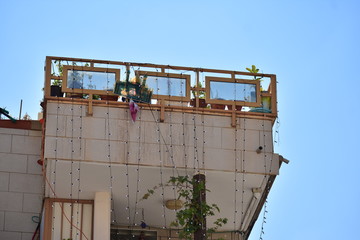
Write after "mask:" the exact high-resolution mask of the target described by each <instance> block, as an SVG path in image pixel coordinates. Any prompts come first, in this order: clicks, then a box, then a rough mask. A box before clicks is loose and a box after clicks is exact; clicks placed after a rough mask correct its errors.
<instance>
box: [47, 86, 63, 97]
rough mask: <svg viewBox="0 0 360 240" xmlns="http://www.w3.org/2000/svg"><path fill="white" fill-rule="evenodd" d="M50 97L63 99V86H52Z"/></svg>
mask: <svg viewBox="0 0 360 240" xmlns="http://www.w3.org/2000/svg"><path fill="white" fill-rule="evenodd" d="M50 96H53V97H62V96H63V92H62V91H61V86H58V85H52V86H50Z"/></svg>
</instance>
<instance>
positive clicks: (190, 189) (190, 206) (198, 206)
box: [142, 176, 228, 239]
mask: <svg viewBox="0 0 360 240" xmlns="http://www.w3.org/2000/svg"><path fill="white" fill-rule="evenodd" d="M164 186H171V187H175V189H176V192H177V199H181V200H182V201H183V202H184V205H183V208H182V209H181V210H178V211H177V212H176V220H175V221H174V222H172V223H171V224H170V226H172V227H177V228H181V230H180V232H179V237H180V238H184V239H192V236H193V234H194V233H195V232H196V231H198V230H200V229H201V227H202V225H203V224H205V221H206V217H208V216H214V215H215V214H216V213H219V212H220V209H219V207H218V206H217V205H216V204H210V205H209V204H207V203H206V202H205V201H204V202H199V201H197V199H199V198H200V195H201V194H202V193H203V192H204V191H205V192H210V190H208V189H207V188H206V187H205V183H204V182H198V181H196V180H195V179H193V178H190V177H189V176H177V177H170V180H169V181H168V182H167V183H166V184H165V185H164ZM159 187H162V185H161V184H159V185H157V186H155V187H153V188H152V189H149V190H148V191H147V193H146V194H145V195H144V196H143V197H142V199H143V200H144V199H148V198H149V197H150V196H151V195H153V194H154V193H155V191H156V189H158V188H159ZM227 221H228V219H227V218H218V219H216V221H215V222H214V225H215V227H214V228H209V229H207V232H208V233H213V232H215V231H216V229H218V228H219V227H221V226H223V225H224V224H226V223H227Z"/></svg>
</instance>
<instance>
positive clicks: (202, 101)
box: [190, 82, 207, 108]
mask: <svg viewBox="0 0 360 240" xmlns="http://www.w3.org/2000/svg"><path fill="white" fill-rule="evenodd" d="M193 88H194V89H195V90H191V92H192V94H193V96H194V98H192V99H191V101H190V106H192V107H196V97H198V98H199V106H198V107H201V108H206V106H207V103H206V101H205V91H204V90H200V91H196V89H197V88H202V83H201V82H199V83H198V84H197V85H194V86H193Z"/></svg>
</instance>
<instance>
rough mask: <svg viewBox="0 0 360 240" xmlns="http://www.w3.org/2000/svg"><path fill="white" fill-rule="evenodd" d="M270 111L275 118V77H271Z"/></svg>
mask: <svg viewBox="0 0 360 240" xmlns="http://www.w3.org/2000/svg"><path fill="white" fill-rule="evenodd" d="M271 95H272V96H271V111H272V113H273V114H275V115H276V116H277V89H276V75H273V76H271Z"/></svg>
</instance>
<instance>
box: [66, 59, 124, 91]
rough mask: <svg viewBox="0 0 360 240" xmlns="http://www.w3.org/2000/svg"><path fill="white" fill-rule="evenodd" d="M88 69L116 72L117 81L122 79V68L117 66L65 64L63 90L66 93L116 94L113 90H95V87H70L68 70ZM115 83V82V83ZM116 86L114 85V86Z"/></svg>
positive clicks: (89, 70) (90, 70)
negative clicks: (102, 66) (100, 66)
mask: <svg viewBox="0 0 360 240" xmlns="http://www.w3.org/2000/svg"><path fill="white" fill-rule="evenodd" d="M71 70H73V71H88V72H100V73H114V74H115V83H116V82H119V81H120V69H116V68H99V67H84V66H72V65H64V66H63V77H62V81H63V83H62V87H61V89H62V91H63V92H65V93H82V94H98V95H101V94H102V95H104V94H105V95H114V96H116V95H117V94H114V93H113V92H110V91H106V90H95V89H86V88H68V87H67V84H68V81H69V79H68V72H69V71H71ZM115 83H114V84H115ZM113 87H114V86H113Z"/></svg>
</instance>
